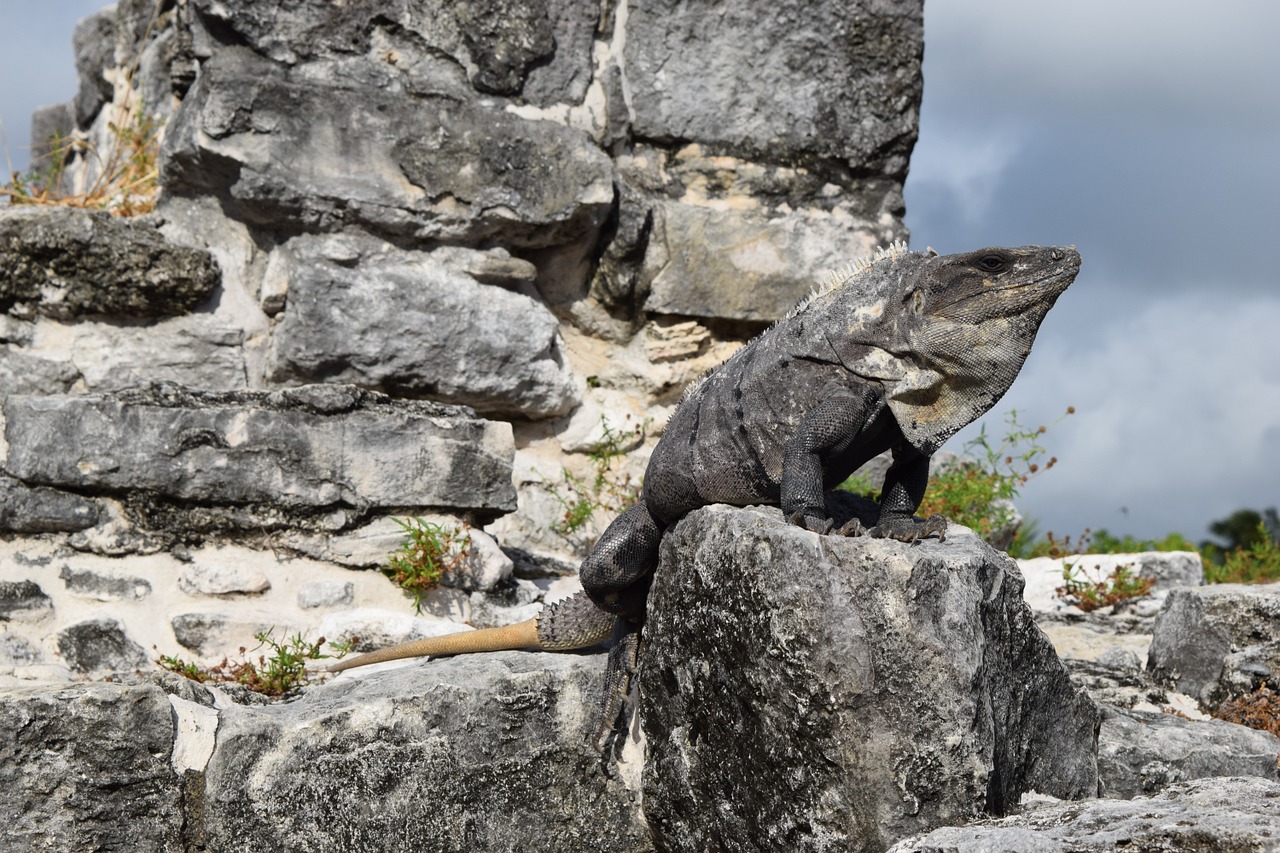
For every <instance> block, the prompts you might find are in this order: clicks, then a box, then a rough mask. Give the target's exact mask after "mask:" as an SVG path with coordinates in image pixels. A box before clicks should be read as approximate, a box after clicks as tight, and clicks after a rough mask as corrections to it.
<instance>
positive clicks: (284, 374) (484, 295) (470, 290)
mask: <svg viewBox="0 0 1280 853" xmlns="http://www.w3.org/2000/svg"><path fill="white" fill-rule="evenodd" d="M278 252H279V254H280V256H281V257H280V259H279V261H278V263H277V264H276V265H275V266H276V268H277V269H278V271H279V272H280V274H282V275H284V276H286V277H287V279H288V281H289V291H288V297H287V303H286V307H285V312H284V319H283V321H282V322H280V324H279V325H278V326H277V327H276V329H275V332H274V335H273V341H272V348H271V355H270V358H269V366H268V372H269V375H270V376H271V378H273V379H275V380H276V381H289V380H294V381H297V380H302V381H307V380H324V381H330V382H333V381H339V382H354V383H358V384H360V385H364V386H371V387H376V388H384V389H387V390H389V391H392V392H394V393H397V394H400V395H409V396H415V397H422V396H426V397H432V398H435V399H442V400H447V401H450V402H456V403H465V404H467V405H470V406H473V407H475V408H476V409H477V410H478V411H480V412H484V413H494V414H499V415H505V416H512V415H524V416H529V417H545V416H549V415H558V414H564V413H565V412H567V411H568V410H569V409H571V408H573V406H574V405H576V404H577V402H578V397H577V391H576V388H575V384H574V380H573V374H572V373H571V372H570V371H569V369H568V367H567V366H566V365H565V363H564V354H563V351H562V348H563V342H562V341H561V340H560V335H559V327H558V324H557V322H556V319H555V317H554V316H552V314H551V312H550V311H548V310H547V309H546V308H545V307H544V306H542V305H541V304H539V303H538V302H535V301H534V300H533V299H531V298H529V297H528V296H525V295H522V294H519V293H512V292H509V291H507V290H504V289H501V288H496V287H492V286H489V285H483V284H479V283H478V282H477V281H476V280H475V279H473V278H472V277H471V276H470V275H468V274H467V273H466V272H464V271H463V270H462V269H458V268H457V266H459V265H465V264H466V262H467V261H468V260H472V261H474V262H476V263H477V264H478V263H479V261H480V260H489V259H488V258H487V256H484V255H482V254H481V253H479V252H472V253H461V256H459V253H453V254H451V255H449V256H448V258H447V259H446V258H444V257H440V256H436V255H432V254H426V253H422V252H406V251H401V250H399V249H395V248H392V247H391V246H387V245H386V244H383V243H381V242H380V241H377V240H369V239H363V240H360V239H356V238H354V237H351V236H343V237H330V238H317V237H300V238H297V239H295V240H292V241H290V242H289V243H288V244H287V245H286V247H284V248H282V249H280V250H278ZM339 252H342V254H339ZM335 258H339V259H335ZM451 261H452V262H451ZM515 330H519V331H518V333H514V332H515Z"/></svg>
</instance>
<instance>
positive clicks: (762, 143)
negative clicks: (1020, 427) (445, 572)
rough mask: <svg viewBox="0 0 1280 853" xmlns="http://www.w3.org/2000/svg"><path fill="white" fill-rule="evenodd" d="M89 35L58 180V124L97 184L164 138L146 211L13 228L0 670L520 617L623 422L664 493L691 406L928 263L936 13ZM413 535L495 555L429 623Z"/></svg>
mask: <svg viewBox="0 0 1280 853" xmlns="http://www.w3.org/2000/svg"><path fill="white" fill-rule="evenodd" d="M74 42H75V44H74V46H75V50H76V67H77V71H78V73H79V77H80V88H79V91H78V92H77V93H75V94H74V97H73V98H72V100H71V101H70V102H68V103H67V104H64V105H60V106H56V107H49V108H45V109H42V110H41V111H40V113H39V114H38V116H37V119H38V120H37V121H36V122H35V127H36V131H35V133H36V135H37V136H38V137H39V138H37V139H35V140H33V142H34V143H35V148H36V151H37V153H38V154H40V155H42V156H43V160H42V161H41V162H43V163H44V164H46V165H47V164H49V163H50V162H52V158H53V157H55V156H59V155H58V154H57V153H56V152H51V151H50V150H49V147H48V145H46V144H45V143H46V139H47V136H48V134H49V133H50V132H52V131H55V130H56V131H58V132H60V133H63V134H66V133H70V134H71V135H72V138H74V139H76V140H77V141H78V143H79V147H78V148H77V149H76V150H77V151H78V152H81V153H72V154H71V155H68V156H69V157H70V159H69V162H68V168H67V170H66V175H65V177H64V187H63V188H64V189H65V190H66V191H68V192H82V191H84V190H86V189H88V188H89V187H91V186H92V185H93V184H94V182H95V181H96V180H97V179H98V177H99V175H100V164H101V162H102V161H103V160H104V159H109V157H106V158H104V156H103V155H104V154H109V153H110V151H111V149H112V137H113V130H112V128H113V127H115V128H120V127H129V126H133V125H134V122H135V121H136V119H137V118H138V117H139V115H146V116H151V117H154V118H155V119H156V120H158V121H159V122H160V124H161V128H162V130H161V138H162V142H161V145H160V146H159V149H158V161H157V166H158V170H159V185H160V192H159V196H158V199H157V204H156V208H155V211H154V212H153V213H150V214H148V215H146V216H143V217H139V218H135V219H131V220H119V219H114V218H112V217H109V216H107V215H105V214H95V213H87V212H84V211H78V210H71V209H51V208H17V207H6V208H0V309H3V311H4V314H3V315H2V316H0V395H3V396H0V496H3V505H2V506H0V538H2V539H3V541H0V582H3V583H4V584H6V586H5V587H4V590H5V592H4V595H3V596H2V597H0V598H2V600H3V602H5V604H4V605H3V606H4V607H6V608H8V611H6V612H7V613H8V616H7V617H6V618H7V621H6V622H5V624H4V626H3V628H2V629H0V630H3V632H4V633H3V636H4V638H5V639H4V643H5V644H4V647H3V651H2V653H0V678H18V679H21V678H25V677H37V676H38V677H49V676H53V675H60V676H74V677H81V676H84V675H96V676H102V675H106V674H109V673H111V672H112V671H115V670H119V671H124V672H128V671H132V670H133V669H135V668H143V669H145V668H148V667H149V666H151V664H150V660H151V659H152V658H153V657H154V656H155V655H156V654H181V655H183V656H186V657H190V658H194V659H196V660H198V661H201V662H204V663H212V662H216V661H217V660H219V659H220V658H221V656H222V655H223V654H228V653H231V654H234V652H235V650H236V649H237V648H238V647H239V646H240V645H244V644H249V645H252V639H251V638H252V635H253V633H254V631H255V630H261V629H262V628H264V627H270V626H272V625H274V626H276V627H277V628H278V629H281V630H283V629H285V628H287V629H289V630H300V631H303V632H305V633H307V634H308V635H309V636H317V635H318V634H320V633H324V634H326V636H328V637H329V638H330V639H339V636H335V634H342V633H343V632H346V633H347V634H349V633H352V632H354V631H355V630H356V629H357V628H358V629H359V632H360V636H361V637H362V640H363V643H364V644H365V645H373V644H375V643H376V642H379V641H385V640H387V639H392V640H394V639H401V638H404V637H406V636H409V635H413V634H415V633H422V632H430V630H433V629H431V628H430V627H429V626H430V625H431V624H434V623H433V622H432V621H431V620H434V619H446V620H455V621H470V622H473V623H478V624H485V623H491V622H504V621H510V620H513V619H516V618H519V617H521V616H524V615H527V614H528V613H529V612H531V611H532V610H533V609H535V608H536V604H537V602H538V601H540V600H541V599H543V598H545V597H546V596H547V595H548V594H551V595H561V594H565V593H567V592H568V591H570V590H571V589H572V588H573V584H574V583H575V581H574V580H573V579H572V577H571V575H572V568H573V566H574V564H575V563H576V560H577V558H578V556H579V555H580V548H581V546H582V543H583V542H584V541H589V539H590V538H591V536H592V530H591V529H590V528H588V530H586V531H585V532H584V534H583V535H582V536H579V537H575V538H574V539H572V540H571V539H569V538H567V537H565V536H562V535H560V534H557V533H556V532H555V529H554V527H555V522H556V521H557V520H558V519H559V517H560V516H561V515H562V513H563V511H564V507H563V505H562V500H563V499H564V498H565V497H566V487H565V486H564V471H565V470H566V469H567V470H569V471H571V472H575V473H577V474H579V475H581V474H584V473H587V472H588V471H589V468H590V463H589V461H588V459H587V456H586V452H587V451H589V450H590V449H591V448H592V446H593V444H594V443H595V442H596V441H598V440H599V439H600V438H601V436H602V435H603V430H605V429H606V428H607V429H609V430H611V431H613V432H614V433H615V434H619V435H625V437H626V439H625V444H626V446H627V448H628V449H629V450H631V451H632V453H631V456H630V461H629V462H628V463H627V465H629V466H630V467H629V468H628V469H627V470H622V469H620V470H619V471H618V477H619V478H621V477H623V476H625V475H626V474H627V473H629V474H630V475H632V476H636V475H638V474H639V471H640V466H642V465H643V462H644V459H645V457H646V454H647V449H648V447H650V446H651V445H652V442H653V441H654V440H655V437H656V434H657V432H658V431H659V430H660V429H661V425H662V424H663V423H664V422H665V420H666V417H667V414H668V413H669V410H670V406H671V404H672V403H673V402H674V401H675V399H676V398H677V397H678V396H679V393H680V390H681V389H682V388H683V386H684V384H685V383H686V382H687V381H689V380H690V379H691V378H693V377H695V376H697V375H699V374H700V373H701V372H702V371H704V370H705V369H707V368H708V367H710V366H712V365H713V364H715V363H716V362H718V361H719V360H721V359H722V358H723V357H725V356H726V355H727V354H728V353H730V352H732V350H733V349H734V348H736V347H737V346H738V345H739V344H740V342H741V341H742V340H743V339H744V338H745V337H747V336H750V335H752V334H754V333H756V332H758V331H759V329H760V328H761V327H762V326H763V325H764V324H765V323H767V322H769V321H771V320H772V319H774V318H776V317H777V316H778V315H780V314H781V313H782V312H784V311H785V310H787V309H788V308H789V307H790V306H791V304H793V303H794V302H795V301H796V299H797V298H798V297H800V296H801V295H803V294H804V293H806V292H807V291H808V290H809V289H810V288H811V286H812V285H813V284H814V283H816V282H817V281H818V279H819V278H820V277H821V276H822V274H823V272H824V271H825V270H827V269H832V268H835V267H837V266H840V265H842V264H843V263H844V262H845V261H846V260H847V259H849V258H851V257H856V256H859V255H863V254H865V253H866V252H867V251H868V250H870V249H871V248H873V247H874V246H876V245H878V244H881V243H884V242H886V241H890V240H895V239H900V238H902V237H904V236H905V229H904V227H903V224H902V218H901V217H902V212H903V205H902V195H901V191H902V182H903V179H904V177H905V175H906V170H907V163H908V157H909V155H910V151H911V147H912V145H913V144H914V141H915V135H916V127H917V111H918V106H919V101H920V95H921V79H920V58H921V53H922V49H923V34H922V11H921V3H920V2H919V0H895V2H889V3H882V2H859V3H854V4H830V5H820V6H818V7H814V6H812V5H811V4H806V3H799V2H795V3H783V4H777V3H753V4H748V5H747V6H741V7H738V6H727V7H720V6H716V5H712V6H702V5H697V4H695V5H693V6H689V5H687V4H676V3H671V2H667V0H626V2H614V0H610V1H609V2H604V3H601V2H599V0H530V1H529V2H517V3H510V2H499V0H493V2H478V3H466V4H456V3H451V2H438V0H394V1H393V2H391V3H354V4H341V5H334V4H332V3H327V2H320V0H315V1H314V2H304V3H301V4H289V5H288V7H287V8H277V7H276V5H275V4H269V5H264V4H261V3H256V2H248V0H233V2H211V0H179V1H178V2H152V0H121V2H119V3H118V4H117V5H115V6H113V7H108V8H106V9H104V10H103V11H102V12H101V13H99V14H98V15H96V16H93V17H91V18H89V19H87V20H86V21H84V22H82V23H81V24H80V26H79V27H78V28H77V30H76V34H75V39H74ZM86 152H87V153H86ZM380 394H382V395H386V396H379V395H380ZM458 404H460V405H462V406H466V407H469V408H468V409H461V408H457V405H458ZM451 406H452V407H451ZM422 514H432V517H436V518H440V519H442V520H444V521H446V522H447V523H449V524H460V523H462V522H463V521H464V520H465V521H469V522H470V523H471V524H473V525H475V528H474V537H475V540H474V541H475V542H476V546H477V556H476V557H475V558H474V559H473V563H475V570H474V571H472V572H470V573H469V575H468V578H460V579H459V578H454V579H450V580H449V581H448V583H449V584H450V585H449V586H448V587H446V588H445V589H443V590H442V591H440V592H437V593H434V594H433V595H432V596H430V597H429V598H428V600H427V601H426V602H425V608H426V613H425V614H423V617H424V618H419V617H416V616H415V615H414V614H413V613H412V608H411V607H410V605H409V599H408V598H407V597H406V596H404V595H402V594H401V593H400V592H398V591H397V590H396V589H395V588H394V587H392V586H391V584H390V582H389V581H387V580H386V579H385V578H383V577H382V576H381V575H378V574H376V573H372V572H369V571H367V570H368V569H370V568H372V567H374V566H376V565H378V563H379V562H381V561H382V560H383V559H384V558H385V556H386V554H387V553H388V552H389V551H390V550H392V549H393V548H394V546H395V545H396V544H397V543H398V542H399V541H400V537H399V536H398V535H397V532H398V528H396V527H395V525H394V524H392V523H391V522H390V521H389V520H388V517H389V516H397V517H400V516H405V515H422ZM608 515H609V512H608V511H602V512H600V513H598V514H597V518H596V519H595V520H594V521H593V524H595V525H598V524H599V523H600V522H603V521H606V520H607V517H608ZM480 526H484V527H485V529H486V530H488V532H489V533H490V534H492V535H493V536H494V537H496V540H495V539H492V538H488V537H487V536H486V535H485V534H484V533H482V532H481V531H480V530H479V528H480ZM499 542H500V543H501V546H502V547H503V548H505V549H506V553H504V552H503V551H502V550H500V549H499V546H498V543H499ZM566 574H568V575H570V577H562V576H564V575H566ZM475 577H481V578H483V579H484V580H482V581H476V580H475V579H474V578H475ZM348 611H351V612H355V613H359V614H362V615H361V616H360V617H359V618H355V617H348V618H347V619H346V621H345V622H344V621H342V619H341V618H339V617H340V616H341V615H342V614H345V613H347V612H348ZM424 625H425V626H428V627H423V626H424ZM91 646H96V647H97V648H98V649H99V651H97V652H94V653H92V654H90V653H88V652H87V651H86V650H87V649H88V647H91ZM152 646H154V647H155V649H154V650H153V649H152Z"/></svg>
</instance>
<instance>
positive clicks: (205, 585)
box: [178, 561, 271, 596]
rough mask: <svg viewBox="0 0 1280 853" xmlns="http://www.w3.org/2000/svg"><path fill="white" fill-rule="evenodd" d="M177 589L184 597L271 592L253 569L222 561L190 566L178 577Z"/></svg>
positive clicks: (268, 585) (258, 570)
mask: <svg viewBox="0 0 1280 853" xmlns="http://www.w3.org/2000/svg"><path fill="white" fill-rule="evenodd" d="M178 589H180V590H182V591H183V592H185V593H186V594H187V595H197V596H198V595H211V596H219V595H237V594H238V595H256V594H258V593H262V592H266V591H267V590H269V589H271V581H269V580H267V576H266V575H265V574H263V572H262V570H261V569H259V568H258V567H256V566H246V565H240V564H236V563H224V562H221V561H217V562H211V563H203V562H201V563H191V564H188V565H186V566H184V567H183V569H182V571H181V572H180V573H179V574H178Z"/></svg>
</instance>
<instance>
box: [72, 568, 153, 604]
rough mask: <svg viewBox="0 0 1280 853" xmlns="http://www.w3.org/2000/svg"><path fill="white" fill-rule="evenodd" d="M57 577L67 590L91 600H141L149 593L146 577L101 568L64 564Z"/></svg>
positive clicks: (149, 584)
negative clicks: (83, 567) (76, 566)
mask: <svg viewBox="0 0 1280 853" xmlns="http://www.w3.org/2000/svg"><path fill="white" fill-rule="evenodd" d="M58 577H60V578H62V582H63V583H64V584H66V587H67V592H69V593H71V594H72V595H74V596H77V597H78V598H88V599H92V600H93V601H142V600H143V599H144V598H146V597H147V596H148V595H150V594H151V582H150V581H148V580H147V579H146V578H139V577H131V576H129V575H122V574H116V573H114V572H112V573H108V572H106V571H103V570H101V569H77V568H73V567H72V566H70V565H64V566H63V567H62V570H61V571H60V572H58Z"/></svg>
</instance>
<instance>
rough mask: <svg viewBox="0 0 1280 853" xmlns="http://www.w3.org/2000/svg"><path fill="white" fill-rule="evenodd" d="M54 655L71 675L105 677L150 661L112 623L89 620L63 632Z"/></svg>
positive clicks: (121, 627)
mask: <svg viewBox="0 0 1280 853" xmlns="http://www.w3.org/2000/svg"><path fill="white" fill-rule="evenodd" d="M56 642H57V646H58V654H60V655H62V658H63V660H65V661H66V663H67V666H68V667H70V668H71V671H72V672H76V673H79V674H80V675H108V674H114V673H122V672H129V671H132V670H135V669H138V668H140V667H145V666H146V665H147V664H148V663H149V662H150V658H148V657H147V652H146V650H145V649H143V648H142V646H140V645H138V644H137V643H135V642H134V641H133V640H131V639H130V638H129V635H128V633H126V632H125V629H124V625H122V624H121V623H120V622H119V621H118V620H116V619H89V620H87V621H84V622H77V623H76V624H74V625H70V626H68V627H66V628H63V629H62V630H61V631H59V632H58V636H57V640H56Z"/></svg>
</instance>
